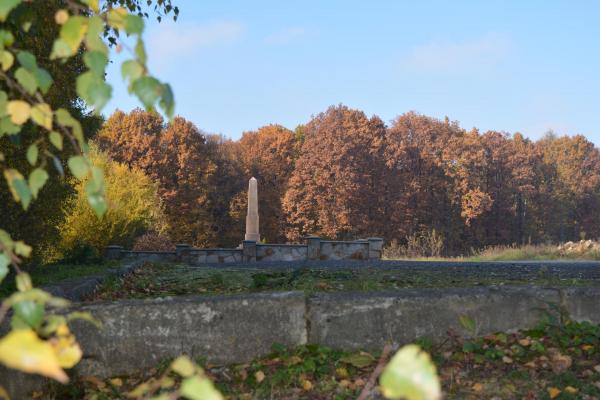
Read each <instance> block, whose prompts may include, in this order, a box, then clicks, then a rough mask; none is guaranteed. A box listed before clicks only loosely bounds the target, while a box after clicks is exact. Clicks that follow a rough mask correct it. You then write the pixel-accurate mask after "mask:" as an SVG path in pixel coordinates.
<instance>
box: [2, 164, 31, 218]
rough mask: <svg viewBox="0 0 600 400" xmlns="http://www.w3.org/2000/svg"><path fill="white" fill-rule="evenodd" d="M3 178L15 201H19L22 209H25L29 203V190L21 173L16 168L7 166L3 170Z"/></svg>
mask: <svg viewBox="0 0 600 400" xmlns="http://www.w3.org/2000/svg"><path fill="white" fill-rule="evenodd" d="M4 178H5V179H6V182H7V183H8V188H9V189H10V192H11V193H12V195H13V198H14V199H15V201H17V202H21V204H22V205H23V209H25V210H27V208H28V207H29V204H30V203H31V191H30V190H29V186H28V185H27V182H26V181H25V179H24V178H23V175H21V173H20V172H19V171H17V170H16V169H12V168H8V169H5V170H4Z"/></svg>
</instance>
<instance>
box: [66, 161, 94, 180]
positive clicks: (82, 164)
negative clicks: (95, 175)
mask: <svg viewBox="0 0 600 400" xmlns="http://www.w3.org/2000/svg"><path fill="white" fill-rule="evenodd" d="M67 164H68V165H69V169H70V170H71V172H72V173H73V175H75V177H77V178H78V179H83V178H85V177H86V176H87V174H88V171H89V166H88V162H87V160H86V159H85V158H84V157H82V156H72V157H70V158H69V161H68V162H67Z"/></svg>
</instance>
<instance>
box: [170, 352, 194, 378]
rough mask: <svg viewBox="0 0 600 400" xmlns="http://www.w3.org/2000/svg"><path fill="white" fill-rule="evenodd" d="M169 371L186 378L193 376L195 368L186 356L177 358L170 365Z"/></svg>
mask: <svg viewBox="0 0 600 400" xmlns="http://www.w3.org/2000/svg"><path fill="white" fill-rule="evenodd" d="M171 369H172V370H173V371H174V372H175V373H176V374H178V375H180V376H182V377H184V378H187V377H189V376H192V375H194V373H195V372H196V366H195V365H194V363H193V362H192V361H191V360H190V359H189V358H187V357H186V356H179V357H177V358H176V359H175V361H173V362H172V363H171Z"/></svg>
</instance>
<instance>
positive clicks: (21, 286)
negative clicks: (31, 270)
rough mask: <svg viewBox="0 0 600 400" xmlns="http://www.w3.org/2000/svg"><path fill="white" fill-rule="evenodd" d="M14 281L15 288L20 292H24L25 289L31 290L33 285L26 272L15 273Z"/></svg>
mask: <svg viewBox="0 0 600 400" xmlns="http://www.w3.org/2000/svg"><path fill="white" fill-rule="evenodd" d="M15 282H16V284H17V289H18V290H19V291H20V292H25V291H26V290H31V289H32V288H33V285H32V284H31V276H29V274H28V273H27V272H21V273H20V274H17V277H16V278H15Z"/></svg>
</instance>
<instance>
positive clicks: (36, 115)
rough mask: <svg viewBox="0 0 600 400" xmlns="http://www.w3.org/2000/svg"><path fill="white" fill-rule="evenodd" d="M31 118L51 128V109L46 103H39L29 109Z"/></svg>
mask: <svg viewBox="0 0 600 400" xmlns="http://www.w3.org/2000/svg"><path fill="white" fill-rule="evenodd" d="M31 119H32V120H33V122H35V123H36V124H38V125H40V126H42V127H44V128H46V129H48V130H51V129H52V109H51V108H50V106H49V105H48V104H46V103H39V104H36V105H35V106H33V108H32V109H31Z"/></svg>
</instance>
